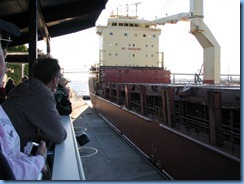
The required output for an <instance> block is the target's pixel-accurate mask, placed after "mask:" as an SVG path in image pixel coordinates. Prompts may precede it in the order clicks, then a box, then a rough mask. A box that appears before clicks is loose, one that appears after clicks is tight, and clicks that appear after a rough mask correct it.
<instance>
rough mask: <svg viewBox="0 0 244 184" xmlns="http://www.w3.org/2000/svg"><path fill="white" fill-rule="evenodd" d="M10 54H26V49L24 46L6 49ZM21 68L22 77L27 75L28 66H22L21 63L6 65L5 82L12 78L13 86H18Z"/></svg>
mask: <svg viewBox="0 0 244 184" xmlns="http://www.w3.org/2000/svg"><path fill="white" fill-rule="evenodd" d="M11 52H28V48H27V47H26V46H25V45H19V46H15V47H9V48H8V53H11ZM22 67H23V76H24V75H26V76H28V75H29V69H28V68H29V66H28V64H26V63H25V64H22V63H6V68H7V71H6V75H7V80H8V79H9V78H12V79H13V80H14V83H15V84H19V83H20V82H21V78H22Z"/></svg>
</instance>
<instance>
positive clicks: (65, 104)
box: [55, 84, 72, 115]
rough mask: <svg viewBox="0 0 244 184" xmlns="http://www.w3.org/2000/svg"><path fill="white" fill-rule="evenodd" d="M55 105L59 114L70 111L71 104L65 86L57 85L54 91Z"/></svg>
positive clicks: (65, 113)
mask: <svg viewBox="0 0 244 184" xmlns="http://www.w3.org/2000/svg"><path fill="white" fill-rule="evenodd" d="M55 100H56V103H57V105H56V107H57V110H58V112H59V114H60V115H69V114H70V113H71V112H72V104H71V102H70V100H69V94H68V92H67V90H66V88H65V87H63V86H62V85H60V84H59V85H58V89H57V91H56V93H55Z"/></svg>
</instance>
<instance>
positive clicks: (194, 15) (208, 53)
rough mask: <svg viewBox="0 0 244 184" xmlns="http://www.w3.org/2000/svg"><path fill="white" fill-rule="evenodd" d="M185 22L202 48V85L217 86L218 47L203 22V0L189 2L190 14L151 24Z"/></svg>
mask: <svg viewBox="0 0 244 184" xmlns="http://www.w3.org/2000/svg"><path fill="white" fill-rule="evenodd" d="M186 20H190V33H191V34H193V35H194V36H195V37H196V39H197V40H198V42H199V43H200V45H201V46H202V48H203V53H204V56H203V66H204V70H203V83H207V84H213V83H214V84H219V83H220V46H219V44H218V42H217V40H216V39H215V37H214V36H213V34H212V33H211V31H210V29H209V28H208V27H207V25H206V24H205V23H204V22H203V0H190V12H187V13H179V14H176V15H171V16H168V17H164V18H159V19H155V20H153V21H152V23H155V24H159V25H164V24H166V23H176V22H178V21H186Z"/></svg>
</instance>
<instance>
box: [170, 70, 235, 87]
mask: <svg viewBox="0 0 244 184" xmlns="http://www.w3.org/2000/svg"><path fill="white" fill-rule="evenodd" d="M196 77H197V78H196ZM201 81H203V74H192V73H171V83H173V84H195V83H200V82H201ZM220 81H221V84H237V85H238V84H240V75H239V74H221V75H220Z"/></svg>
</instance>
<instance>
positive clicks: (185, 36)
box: [38, 0, 240, 74]
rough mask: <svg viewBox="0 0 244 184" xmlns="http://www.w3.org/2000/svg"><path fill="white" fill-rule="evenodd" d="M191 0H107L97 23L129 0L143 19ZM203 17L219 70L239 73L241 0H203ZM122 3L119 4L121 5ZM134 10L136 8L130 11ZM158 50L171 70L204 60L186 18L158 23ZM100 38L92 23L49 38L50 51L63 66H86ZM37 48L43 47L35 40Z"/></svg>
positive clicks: (189, 69)
mask: <svg viewBox="0 0 244 184" xmlns="http://www.w3.org/2000/svg"><path fill="white" fill-rule="evenodd" d="M189 1H190V0H108V3H107V5H106V9H105V10H103V12H102V13H101V15H100V17H99V18H98V20H97V22H96V25H106V23H107V22H106V20H107V18H108V16H109V15H110V14H111V12H112V11H114V12H116V11H117V9H119V11H120V10H122V9H123V7H126V4H129V5H130V6H129V7H130V8H131V10H133V9H135V3H138V2H141V3H140V4H138V6H137V7H138V8H137V9H138V12H137V13H138V16H140V17H143V18H144V19H146V20H153V19H155V18H156V17H157V18H162V17H165V16H166V14H167V15H173V14H178V13H182V12H189V7H190V5H189ZM203 6H204V7H203V13H204V19H203V21H204V22H205V24H206V25H207V26H208V28H209V29H210V31H211V32H212V33H213V35H214V37H215V38H216V40H217V41H218V43H219V45H220V47H221V74H240V1H238V0H203ZM121 7H122V8H121ZM133 13H134V14H135V11H134V12H133ZM160 29H161V36H160V43H159V45H160V49H159V51H160V52H164V63H165V67H167V69H168V70H171V72H172V73H195V72H197V71H198V70H199V69H200V68H201V65H202V64H203V49H202V47H201V46H200V44H199V43H198V41H197V40H196V38H195V37H194V36H193V35H192V34H190V33H189V31H190V23H189V22H178V23H177V24H166V25H164V26H160ZM98 44H99V39H98V35H97V34H96V29H95V27H93V28H90V29H86V30H83V31H79V32H76V33H73V34H68V35H65V36H60V37H55V38H51V55H52V56H53V57H54V58H57V59H58V60H59V62H60V65H61V67H62V68H64V70H66V69H67V70H68V69H87V68H90V66H91V65H93V64H94V63H97V62H98V53H99V51H98V49H99V48H98ZM38 49H41V50H43V51H44V52H45V51H46V47H45V44H44V43H43V42H38Z"/></svg>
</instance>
